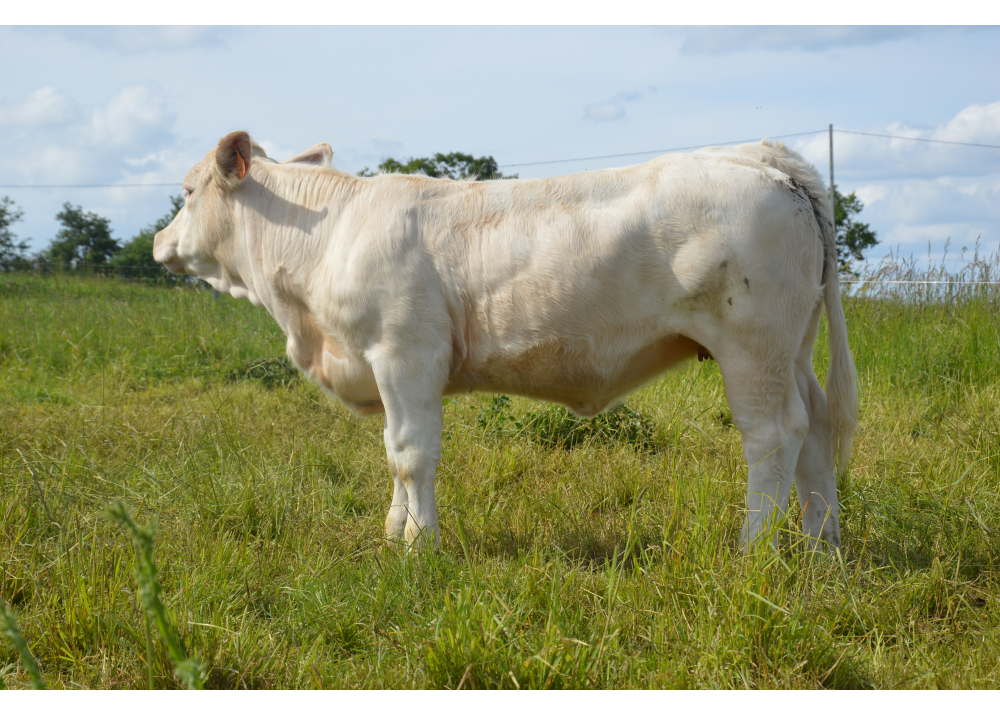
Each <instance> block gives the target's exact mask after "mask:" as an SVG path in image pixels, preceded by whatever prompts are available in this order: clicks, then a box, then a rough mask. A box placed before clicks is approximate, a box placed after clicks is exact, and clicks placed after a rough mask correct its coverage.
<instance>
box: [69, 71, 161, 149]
mask: <svg viewBox="0 0 1000 715" xmlns="http://www.w3.org/2000/svg"><path fill="white" fill-rule="evenodd" d="M174 119H175V117H174V113H173V112H172V111H170V109H169V108H168V106H167V102H166V100H165V99H164V97H162V96H161V95H159V94H156V93H155V92H153V91H152V90H151V89H150V88H149V87H147V86H145V85H133V86H131V87H125V88H124V89H122V90H121V91H120V92H118V94H116V95H115V96H114V97H112V98H111V101H109V102H108V103H107V104H106V105H105V106H103V107H97V108H96V109H95V110H94V111H93V113H92V115H91V119H90V126H89V128H88V134H89V139H90V141H91V142H92V143H93V144H95V145H98V146H105V147H135V146H138V145H145V146H148V144H149V143H150V142H156V140H157V139H158V138H159V137H160V136H162V135H163V134H164V133H168V132H169V131H170V127H171V126H172V125H173V123H174Z"/></svg>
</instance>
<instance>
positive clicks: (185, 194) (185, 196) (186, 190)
mask: <svg viewBox="0 0 1000 715" xmlns="http://www.w3.org/2000/svg"><path fill="white" fill-rule="evenodd" d="M193 193H194V192H193V191H192V190H191V189H189V188H188V187H186V186H185V187H184V198H185V199H186V198H187V197H188V196H190V195H191V194H193Z"/></svg>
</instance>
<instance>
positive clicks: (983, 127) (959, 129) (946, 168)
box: [795, 101, 1000, 184]
mask: <svg viewBox="0 0 1000 715" xmlns="http://www.w3.org/2000/svg"><path fill="white" fill-rule="evenodd" d="M852 129H854V128H853V127H852ZM860 129H861V130H862V131H866V132H871V133H874V134H883V135H896V136H898V137H910V138H911V139H912V138H916V139H935V140H944V141H961V142H969V143H976V144H993V145H1000V101H998V102H993V103H992V104H988V105H983V104H972V105H970V106H968V107H966V108H965V109H963V110H961V111H960V112H958V114H956V115H955V116H954V117H953V118H952V119H950V120H948V121H947V122H946V123H944V124H943V125H940V126H938V127H927V128H917V127H911V126H908V125H907V124H905V123H898V122H897V123H892V124H888V125H886V126H881V127H873V128H860ZM911 139H903V138H897V139H890V138H886V137H876V136H866V135H860V134H851V133H849V132H847V131H840V132H838V131H837V130H836V127H834V137H833V143H834V148H833V157H834V173H835V175H836V176H837V177H840V178H850V177H862V176H863V177H866V178H868V179H869V180H870V179H872V178H881V177H900V176H912V177H924V178H930V177H939V176H979V175H984V174H991V173H994V172H997V171H1000V149H991V148H985V147H968V146H959V145H955V144H937V143H933V142H926V141H912V140H911ZM795 148H796V149H797V150H798V151H799V152H801V153H802V155H803V156H804V157H805V158H806V159H808V160H809V161H811V162H813V163H814V164H815V165H816V166H818V167H821V169H825V167H826V166H828V165H829V161H830V158H829V157H830V153H829V152H830V145H829V138H828V137H827V135H826V134H825V133H823V134H816V135H813V136H812V137H811V138H809V139H803V140H800V141H798V142H796V144H795ZM837 183H838V184H839V183H840V181H839V179H838V181H837Z"/></svg>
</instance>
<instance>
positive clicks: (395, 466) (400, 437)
mask: <svg viewBox="0 0 1000 715" xmlns="http://www.w3.org/2000/svg"><path fill="white" fill-rule="evenodd" d="M372 368H373V370H374V371H375V379H376V381H377V382H378V388H379V393H380V394H381V396H382V404H384V405H385V451H386V456H387V457H388V460H389V468H390V470H391V471H392V472H393V479H394V482H395V488H394V490H393V500H392V505H391V507H390V509H389V516H388V518H387V519H386V523H385V525H386V536H387V537H388V538H390V539H392V538H394V537H395V538H399V536H403V538H405V539H406V542H407V543H408V544H409V545H410V546H413V545H414V544H417V543H419V544H423V545H427V546H432V547H434V548H437V545H438V543H439V541H440V535H439V532H438V520H437V504H436V503H435V501H434V473H435V470H436V469H437V464H438V461H439V460H440V459H441V427H442V420H443V418H442V413H441V395H442V388H441V387H440V386H439V385H438V383H439V382H440V380H439V379H434V377H431V376H428V375H427V374H426V373H421V374H413V373H412V372H411V371H410V370H408V369H407V368H406V365H405V364H404V363H402V362H396V361H393V360H380V361H377V363H373V365H372ZM404 524H405V526H403V525H404Z"/></svg>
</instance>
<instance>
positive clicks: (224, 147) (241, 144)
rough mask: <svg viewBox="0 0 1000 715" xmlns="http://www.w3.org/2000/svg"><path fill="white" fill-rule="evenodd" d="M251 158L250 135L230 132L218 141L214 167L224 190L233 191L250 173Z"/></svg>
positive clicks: (241, 132)
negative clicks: (217, 171)
mask: <svg viewBox="0 0 1000 715" xmlns="http://www.w3.org/2000/svg"><path fill="white" fill-rule="evenodd" d="M252 158H253V149H252V148H251V145H250V135H249V134H247V133H246V132H243V131H239V132H230V133H229V134H227V135H226V136H224V137H222V139H220V140H219V146H218V147H216V149H215V166H216V168H217V169H218V170H219V178H220V179H221V180H222V182H223V186H224V187H225V188H228V189H235V188H236V187H237V186H238V185H239V183H240V181H242V180H243V177H245V176H246V175H247V174H249V173H250V161H251V160H252Z"/></svg>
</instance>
